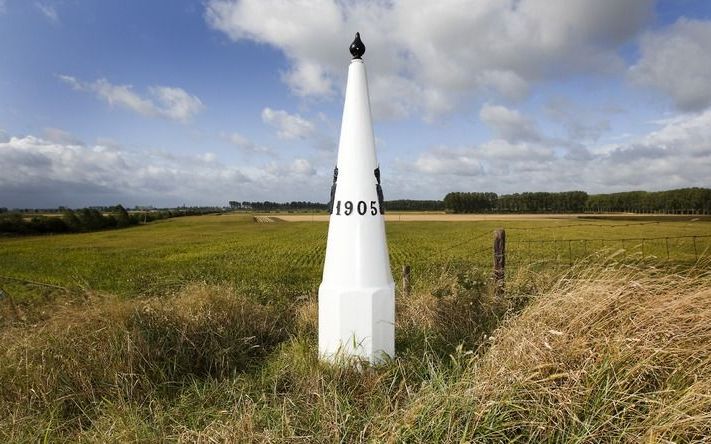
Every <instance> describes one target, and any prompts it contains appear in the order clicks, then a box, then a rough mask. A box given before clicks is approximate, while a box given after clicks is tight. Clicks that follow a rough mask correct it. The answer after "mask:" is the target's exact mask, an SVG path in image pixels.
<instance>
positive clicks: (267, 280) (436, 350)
mask: <svg viewBox="0 0 711 444" xmlns="http://www.w3.org/2000/svg"><path fill="white" fill-rule="evenodd" d="M282 220H283V219H282V217H281V216H280V215H274V214H271V215H268V216H260V217H257V218H255V217H252V216H248V215H221V216H195V217H182V218H177V219H168V220H161V221H158V222H153V223H150V224H148V225H143V226H136V227H132V228H126V229H121V230H112V231H104V232H93V233H85V234H74V235H55V236H37V237H14V238H2V239H0V288H2V290H3V292H2V294H0V387H3V390H2V391H0V441H2V442H37V441H44V442H102V443H103V442H162V441H176V442H366V441H368V442H371V441H372V442H507V441H520V442H617V441H629V442H660V441H661V442H701V441H703V440H704V439H705V438H706V437H708V436H709V435H710V434H711V421H710V420H709V419H710V418H711V413H710V412H711V384H709V382H708V381H711V353H710V352H709V350H711V329H709V325H711V323H710V321H711V308H710V307H711V290H710V288H711V273H709V263H711V262H710V261H709V259H708V250H709V249H710V248H711V245H710V244H711V242H710V240H711V237H710V236H711V223H710V222H707V221H701V220H684V221H674V222H668V221H659V220H655V219H642V220H599V219H595V220H584V219H576V218H564V219H548V218H541V217H536V218H531V219H528V220H518V219H517V220H513V219H510V218H509V219H506V220H499V221H497V220H480V221H431V222H423V221H412V222H404V221H403V222H398V221H391V222H388V223H387V224H386V229H387V232H388V242H389V247H390V255H391V262H392V267H393V271H394V274H395V278H396V280H397V279H399V270H400V269H401V266H402V265H404V264H408V265H411V266H412V267H413V284H414V285H413V286H414V288H413V290H412V293H411V294H409V295H404V294H403V293H401V292H397V294H396V304H397V305H396V307H397V308H396V313H397V315H396V322H395V331H396V336H395V337H396V344H395V346H396V357H395V358H394V359H392V360H388V361H387V362H385V363H383V364H381V365H378V366H374V367H368V366H364V365H360V364H359V365H352V366H351V365H337V366H329V365H325V364H324V363H322V362H321V361H319V360H318V359H317V355H316V349H317V345H316V336H317V334H316V331H317V303H316V297H315V288H316V286H317V285H318V283H319V281H320V277H321V267H322V261H323V255H324V248H325V240H326V232H327V227H328V226H327V224H326V223H325V222H317V221H315V222H310V221H303V222H283V221H282ZM499 227H503V228H505V229H506V236H507V283H506V288H505V292H503V294H500V293H499V292H498V291H494V288H493V286H492V285H490V284H489V283H488V276H490V262H491V243H492V231H493V230H494V229H496V228H499ZM584 258H587V259H584ZM601 264H602V265H601ZM610 265H612V266H610ZM591 406H593V407H591Z"/></svg>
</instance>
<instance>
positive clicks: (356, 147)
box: [318, 34, 395, 363]
mask: <svg viewBox="0 0 711 444" xmlns="http://www.w3.org/2000/svg"><path fill="white" fill-rule="evenodd" d="M350 51H351V54H352V55H353V60H352V61H351V63H350V66H349V67H348V83H347V86H346V98H345V105H344V107H343V121H342V123H341V138H340V142H339V145H338V163H337V165H336V170H335V171H334V185H333V188H332V192H331V208H332V210H331V217H330V220H329V226H328V241H327V246H326V258H325V261H324V267H323V280H322V282H321V286H320V287H319V296H318V305H319V307H318V316H319V332H318V336H319V341H318V342H319V354H320V356H321V357H322V358H323V359H325V360H328V361H338V360H340V359H348V358H353V357H357V358H363V359H366V360H368V361H369V362H372V363H378V362H381V361H382V360H383V359H384V358H386V355H387V356H390V357H392V356H394V355H395V283H394V281H393V277H392V273H391V270H390V261H389V258H388V246H387V242H386V239H385V221H384V219H383V208H382V189H381V188H380V170H379V166H378V161H377V159H376V156H375V140H374V136H373V125H372V121H371V114H370V99H369V96H368V80H367V77H366V72H365V64H364V63H363V60H362V59H361V57H362V55H363V53H364V52H365V46H364V45H363V43H362V42H361V41H360V36H359V34H356V39H355V40H354V41H353V44H352V45H351V47H350Z"/></svg>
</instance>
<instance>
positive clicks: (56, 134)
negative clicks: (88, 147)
mask: <svg viewBox="0 0 711 444" xmlns="http://www.w3.org/2000/svg"><path fill="white" fill-rule="evenodd" d="M43 134H44V138H45V139H47V140H49V141H50V142H55V143H61V144H64V145H83V144H84V143H83V142H82V141H81V140H79V139H78V138H76V137H74V135H72V134H71V133H70V132H69V131H65V130H63V129H61V128H45V129H44V131H43Z"/></svg>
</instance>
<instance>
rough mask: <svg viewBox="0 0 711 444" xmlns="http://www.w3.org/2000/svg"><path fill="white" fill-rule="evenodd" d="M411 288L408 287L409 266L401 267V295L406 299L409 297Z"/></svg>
mask: <svg viewBox="0 0 711 444" xmlns="http://www.w3.org/2000/svg"><path fill="white" fill-rule="evenodd" d="M411 291H412V287H411V286H410V266H409V265H403V266H402V294H403V296H405V297H406V298H408V297H410V292H411Z"/></svg>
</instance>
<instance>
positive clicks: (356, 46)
mask: <svg viewBox="0 0 711 444" xmlns="http://www.w3.org/2000/svg"><path fill="white" fill-rule="evenodd" d="M349 49H350V51H351V55H352V56H353V58H354V59H359V58H361V57H363V54H365V45H364V44H363V42H362V41H361V40H360V33H359V32H356V35H355V39H354V40H353V43H351V47H350V48H349Z"/></svg>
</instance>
